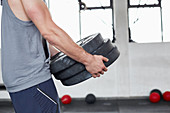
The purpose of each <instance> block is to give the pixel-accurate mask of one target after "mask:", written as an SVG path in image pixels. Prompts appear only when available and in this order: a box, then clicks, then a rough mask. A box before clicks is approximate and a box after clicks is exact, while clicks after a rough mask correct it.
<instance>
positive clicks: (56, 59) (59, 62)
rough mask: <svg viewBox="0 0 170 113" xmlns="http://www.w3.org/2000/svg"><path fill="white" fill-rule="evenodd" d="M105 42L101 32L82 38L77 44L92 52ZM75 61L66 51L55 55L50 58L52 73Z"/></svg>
mask: <svg viewBox="0 0 170 113" xmlns="http://www.w3.org/2000/svg"><path fill="white" fill-rule="evenodd" d="M103 42H104V40H103V38H102V36H101V34H100V33H97V34H93V35H90V36H88V37H86V38H84V39H81V40H80V41H78V42H77V44H78V45H80V46H81V47H82V48H83V49H84V50H85V51H87V52H88V53H91V52H93V51H94V50H96V49H97V48H98V47H99V46H100V45H102V44H103ZM75 63H76V61H75V60H73V59H72V58H70V57H69V56H67V55H65V54H64V53H61V54H59V55H54V56H53V57H52V58H51V60H50V70H51V73H52V74H54V73H57V72H59V71H62V70H64V69H66V68H68V67H70V66H72V65H73V64H75Z"/></svg>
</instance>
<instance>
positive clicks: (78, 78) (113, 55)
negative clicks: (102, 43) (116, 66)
mask: <svg viewBox="0 0 170 113" xmlns="http://www.w3.org/2000/svg"><path fill="white" fill-rule="evenodd" d="M119 55H120V53H119V51H118V49H117V47H116V46H115V47H114V48H113V49H112V50H111V51H110V52H109V54H108V55H107V56H106V57H107V58H108V59H109V61H108V62H104V64H105V66H106V67H109V66H110V65H111V64H112V63H113V62H114V61H116V59H117V58H118V57H119ZM91 77H92V75H91V74H90V73H89V72H88V71H86V70H84V71H82V72H80V73H78V74H76V75H74V76H73V77H71V78H69V79H66V80H61V82H62V84H63V85H65V86H71V85H75V84H78V83H81V82H83V81H85V80H87V79H89V78H91Z"/></svg>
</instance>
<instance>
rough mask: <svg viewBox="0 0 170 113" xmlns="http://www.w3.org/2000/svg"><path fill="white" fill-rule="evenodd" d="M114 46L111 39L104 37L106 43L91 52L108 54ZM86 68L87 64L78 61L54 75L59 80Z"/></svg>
mask: <svg viewBox="0 0 170 113" xmlns="http://www.w3.org/2000/svg"><path fill="white" fill-rule="evenodd" d="M113 47H114V46H113V44H112V42H111V41H110V39H104V43H103V44H102V45H101V46H100V47H99V48H97V49H96V50H95V51H93V52H92V53H91V54H93V55H94V54H95V55H102V56H106V55H107V54H108V53H109V52H110V51H111V50H112V49H113ZM84 69H85V66H84V65H83V64H81V63H78V62H77V63H75V64H74V65H72V66H70V67H69V68H66V69H65V70H63V71H61V72H59V73H56V74H54V76H55V78H56V79H58V80H64V79H68V78H70V77H72V76H74V75H75V74H77V73H79V72H81V71H83V70H84Z"/></svg>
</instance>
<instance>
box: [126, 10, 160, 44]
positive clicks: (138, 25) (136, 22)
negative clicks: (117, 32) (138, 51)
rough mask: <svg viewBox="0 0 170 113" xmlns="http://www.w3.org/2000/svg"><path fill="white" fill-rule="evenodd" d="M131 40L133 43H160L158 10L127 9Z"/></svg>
mask: <svg viewBox="0 0 170 113" xmlns="http://www.w3.org/2000/svg"><path fill="white" fill-rule="evenodd" d="M129 26H130V29H131V38H132V40H134V41H135V42H140V43H143V42H161V41H162V39H161V20H160V9H159V8H129Z"/></svg>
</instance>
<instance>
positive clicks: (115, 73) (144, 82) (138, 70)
mask: <svg viewBox="0 0 170 113" xmlns="http://www.w3.org/2000/svg"><path fill="white" fill-rule="evenodd" d="M115 4H116V5H115ZM114 5H115V7H114V9H115V31H116V38H117V40H116V43H115V44H116V45H117V47H118V49H119V50H120V53H121V55H120V57H119V59H118V60H117V61H116V62H115V63H114V64H113V65H112V66H110V67H109V70H108V72H107V73H106V74H104V75H103V76H102V77H100V78H96V79H93V78H91V79H89V80H87V81H85V82H83V83H80V84H78V85H75V86H70V87H66V86H63V85H62V84H61V83H60V81H57V80H55V84H56V87H57V89H58V92H59V96H60V97H61V96H63V95H64V94H69V95H71V96H72V97H85V96H86V95H87V94H88V93H94V94H95V95H96V96H97V97H136V96H147V95H148V94H149V91H150V90H151V89H152V88H160V89H161V91H165V90H168V86H170V77H169V74H170V69H169V67H170V52H169V51H168V50H169V48H170V43H148V44H138V43H128V29H127V28H128V18H127V0H115V1H114ZM70 32H71V31H70ZM77 32H78V31H77ZM169 90H170V89H169ZM2 97H3V98H9V97H8V95H7V93H2V92H0V98H2Z"/></svg>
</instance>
